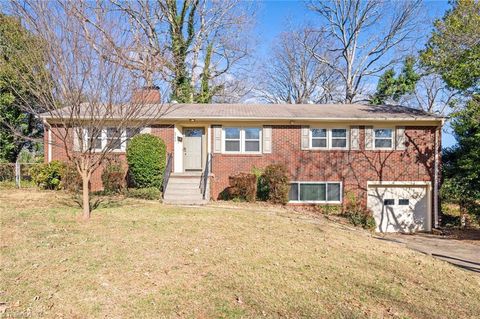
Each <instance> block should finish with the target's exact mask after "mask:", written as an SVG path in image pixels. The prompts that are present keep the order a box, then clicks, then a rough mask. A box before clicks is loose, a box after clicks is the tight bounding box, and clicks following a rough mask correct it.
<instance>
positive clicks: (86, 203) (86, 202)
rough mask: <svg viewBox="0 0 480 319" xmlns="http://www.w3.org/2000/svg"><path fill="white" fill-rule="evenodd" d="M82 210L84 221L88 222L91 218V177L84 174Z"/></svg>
mask: <svg viewBox="0 0 480 319" xmlns="http://www.w3.org/2000/svg"><path fill="white" fill-rule="evenodd" d="M82 182H83V185H82V186H83V187H82V208H83V215H82V217H83V219H85V220H87V219H89V218H90V189H89V182H90V176H89V174H87V173H83V174H82Z"/></svg>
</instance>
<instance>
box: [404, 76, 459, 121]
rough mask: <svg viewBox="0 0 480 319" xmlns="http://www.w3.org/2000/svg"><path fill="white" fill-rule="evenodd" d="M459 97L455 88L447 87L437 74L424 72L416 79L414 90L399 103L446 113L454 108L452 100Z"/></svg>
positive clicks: (426, 110) (427, 110)
mask: <svg viewBox="0 0 480 319" xmlns="http://www.w3.org/2000/svg"><path fill="white" fill-rule="evenodd" d="M456 98H460V94H459V92H458V91H456V90H452V89H450V88H448V86H447V85H446V84H445V82H444V81H443V80H442V78H441V77H440V76H439V75H437V74H424V75H422V77H421V78H420V80H418V82H417V85H416V87H415V92H414V93H413V94H411V95H409V96H406V97H405V98H403V99H402V101H401V103H402V104H404V105H408V106H411V107H414V108H418V109H420V110H423V111H425V112H429V113H436V114H441V115H448V113H450V111H451V110H452V107H453V109H454V108H455V106H454V105H453V103H452V102H454V100H455V99H456Z"/></svg>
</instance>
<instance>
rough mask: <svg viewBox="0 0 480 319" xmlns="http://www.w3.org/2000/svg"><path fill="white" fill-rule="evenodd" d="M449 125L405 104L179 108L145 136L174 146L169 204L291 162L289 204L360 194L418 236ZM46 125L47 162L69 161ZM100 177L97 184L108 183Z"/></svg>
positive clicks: (390, 225) (432, 213)
mask: <svg viewBox="0 0 480 319" xmlns="http://www.w3.org/2000/svg"><path fill="white" fill-rule="evenodd" d="M149 107H152V108H155V107H158V105H156V104H151V105H150V106H149ZM443 121H444V119H443V118H442V117H439V116H435V115H432V114H428V113H425V112H422V111H419V110H415V109H410V108H406V107H400V106H371V105H360V104H344V105H343V104H342V105H331V104H326V105H315V104H307V105H276V104H266V105H264V104H261V105H259V104H208V105H204V104H173V105H171V106H168V112H165V114H164V116H162V117H161V118H159V119H158V120H156V121H155V123H152V124H151V125H149V126H148V127H145V128H143V130H142V132H144V133H151V134H153V135H157V136H159V137H161V138H162V139H163V140H164V141H165V144H166V146H167V153H168V154H169V160H168V162H169V163H168V164H167V165H168V170H169V171H168V172H166V175H167V176H169V178H168V183H167V185H166V191H165V194H164V200H165V202H170V203H203V202H204V201H205V200H208V199H212V200H216V199H218V198H219V194H220V193H221V192H222V191H223V190H224V189H225V188H226V187H228V178H229V176H232V175H235V174H237V173H239V172H251V171H252V168H263V167H265V166H267V165H269V164H271V163H283V164H285V165H286V166H287V168H288V171H289V175H290V180H291V187H290V193H289V199H290V203H291V204H317V205H342V204H345V202H346V200H347V197H348V196H351V195H350V194H354V195H355V197H356V198H357V199H358V200H360V201H362V202H364V203H366V204H367V206H368V207H369V208H370V209H371V210H372V212H373V214H374V217H375V220H376V223H377V230H378V231H382V232H394V231H403V232H411V231H430V230H431V229H432V227H437V225H438V211H439V201H438V187H439V170H440V165H441V163H440V160H441V159H440V151H441V128H442V124H443ZM44 123H45V124H46V125H45V159H46V161H52V160H65V159H66V156H65V151H64V149H63V148H62V147H58V146H56V145H55V134H52V131H51V130H56V129H59V128H57V127H55V121H54V119H52V118H49V117H48V116H45V117H44ZM104 129H105V131H107V130H106V128H104ZM104 135H106V133H105V134H104ZM105 138H107V137H106V136H105ZM74 144H75V143H74V140H72V147H73V145H74ZM124 152H125V146H124V145H122V146H121V147H120V148H119V149H118V152H116V153H115V154H116V155H118V157H119V158H120V159H121V160H125V153H124ZM170 172H171V173H170ZM205 173H207V175H208V178H206V179H204V178H203V177H204V176H205V175H206V174H205ZM100 176H101V169H98V170H97V171H96V172H95V173H94V175H93V177H92V190H101V189H102V182H101V178H100ZM202 181H203V182H205V183H203V182H202ZM204 198H205V199H204Z"/></svg>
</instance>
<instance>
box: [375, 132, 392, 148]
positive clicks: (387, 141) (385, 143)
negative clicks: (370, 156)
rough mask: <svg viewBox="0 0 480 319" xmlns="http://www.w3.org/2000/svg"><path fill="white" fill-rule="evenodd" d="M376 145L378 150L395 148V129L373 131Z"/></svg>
mask: <svg viewBox="0 0 480 319" xmlns="http://www.w3.org/2000/svg"><path fill="white" fill-rule="evenodd" d="M373 134H374V139H375V140H374V145H375V148H377V149H391V148H392V147H393V129H390V128H376V129H374V130H373Z"/></svg>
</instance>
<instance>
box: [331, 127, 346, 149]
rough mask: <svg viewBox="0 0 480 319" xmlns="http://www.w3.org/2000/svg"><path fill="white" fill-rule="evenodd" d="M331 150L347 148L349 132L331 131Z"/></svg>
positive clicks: (342, 130) (338, 129)
mask: <svg viewBox="0 0 480 319" xmlns="http://www.w3.org/2000/svg"><path fill="white" fill-rule="evenodd" d="M330 132H331V144H330V147H331V148H347V130H346V129H344V128H334V129H332V130H331V131H330Z"/></svg>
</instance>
